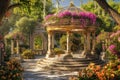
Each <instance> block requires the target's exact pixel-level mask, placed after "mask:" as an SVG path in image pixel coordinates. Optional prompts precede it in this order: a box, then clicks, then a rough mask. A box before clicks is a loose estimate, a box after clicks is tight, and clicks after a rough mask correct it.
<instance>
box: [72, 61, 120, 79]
mask: <svg viewBox="0 0 120 80" xmlns="http://www.w3.org/2000/svg"><path fill="white" fill-rule="evenodd" d="M70 80H120V61H119V60H115V61H110V62H108V63H107V64H106V65H105V66H103V67H101V66H100V65H95V64H94V63H91V64H90V65H89V66H88V67H87V68H85V69H83V70H81V71H79V74H78V77H77V79H75V78H71V79H70Z"/></svg>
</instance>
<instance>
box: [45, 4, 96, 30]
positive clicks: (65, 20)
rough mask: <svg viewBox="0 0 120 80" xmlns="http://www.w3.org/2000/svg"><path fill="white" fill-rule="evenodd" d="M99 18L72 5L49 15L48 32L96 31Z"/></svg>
mask: <svg viewBox="0 0 120 80" xmlns="http://www.w3.org/2000/svg"><path fill="white" fill-rule="evenodd" d="M96 19H97V17H96V15H95V14H93V13H91V12H87V11H85V10H84V9H82V8H78V7H76V6H75V5H74V4H73V3H70V5H69V6H68V7H65V8H63V9H60V10H59V11H58V12H57V13H55V14H50V15H47V16H46V18H45V25H46V28H47V31H51V30H53V31H56V30H58V31H90V30H91V31H95V30H96V24H97V20H96Z"/></svg>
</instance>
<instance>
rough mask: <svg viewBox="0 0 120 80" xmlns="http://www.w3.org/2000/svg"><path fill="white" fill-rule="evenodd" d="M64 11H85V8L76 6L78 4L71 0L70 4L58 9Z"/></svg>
mask: <svg viewBox="0 0 120 80" xmlns="http://www.w3.org/2000/svg"><path fill="white" fill-rule="evenodd" d="M63 11H70V12H76V13H79V12H83V11H85V10H83V9H82V8H78V7H76V6H75V5H74V4H73V3H72V2H71V3H70V5H69V6H67V7H64V8H62V9H60V10H59V11H58V13H60V12H63Z"/></svg>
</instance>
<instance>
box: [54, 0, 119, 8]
mask: <svg viewBox="0 0 120 80" xmlns="http://www.w3.org/2000/svg"><path fill="white" fill-rule="evenodd" d="M70 1H71V0H63V2H62V1H61V2H60V6H62V7H66V6H69V3H70ZM72 1H73V2H74V5H75V6H77V7H80V0H72ZM88 1H90V0H83V3H86V2H88ZM91 1H92V0H91ZM114 1H115V2H120V0H114ZM53 3H54V4H55V3H56V0H53Z"/></svg>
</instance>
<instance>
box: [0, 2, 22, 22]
mask: <svg viewBox="0 0 120 80" xmlns="http://www.w3.org/2000/svg"><path fill="white" fill-rule="evenodd" d="M19 5H20V4H19V3H14V4H11V0H0V22H1V20H2V18H3V17H4V15H5V13H6V12H7V11H8V10H10V9H11V8H14V7H16V6H19Z"/></svg>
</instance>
